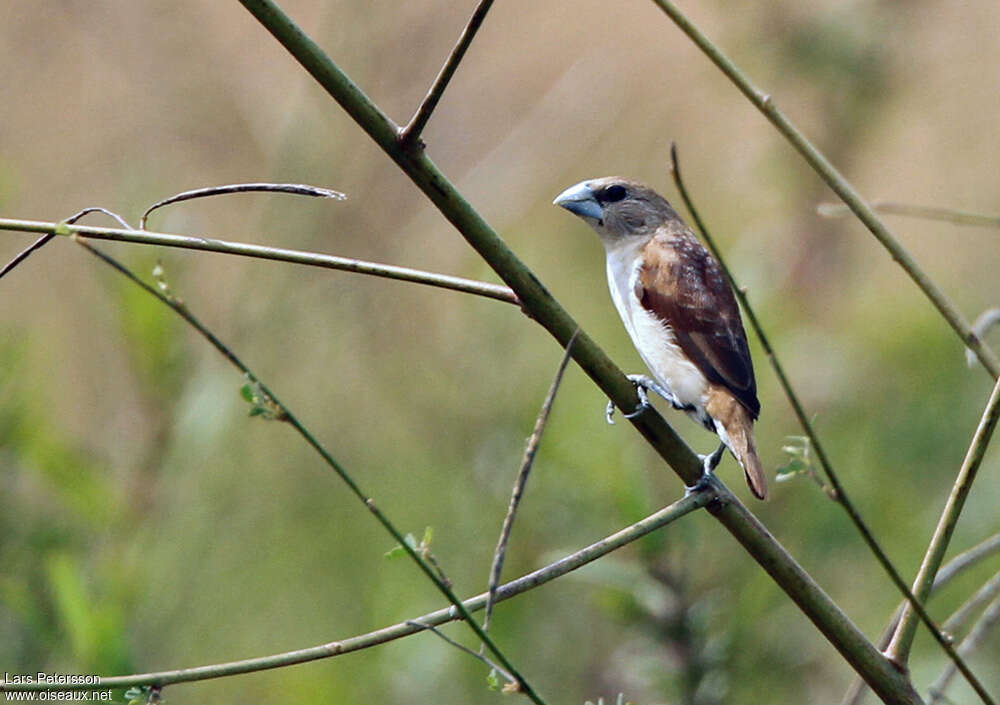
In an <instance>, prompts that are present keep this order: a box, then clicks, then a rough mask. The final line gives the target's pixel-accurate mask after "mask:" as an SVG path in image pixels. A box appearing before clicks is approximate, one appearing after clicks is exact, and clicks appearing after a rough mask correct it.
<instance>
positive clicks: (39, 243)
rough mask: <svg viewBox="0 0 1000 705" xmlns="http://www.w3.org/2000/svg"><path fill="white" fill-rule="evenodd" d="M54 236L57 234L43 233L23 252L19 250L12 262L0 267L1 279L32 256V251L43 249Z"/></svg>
mask: <svg viewBox="0 0 1000 705" xmlns="http://www.w3.org/2000/svg"><path fill="white" fill-rule="evenodd" d="M54 237H55V234H53V233H46V234H45V235H42V236H41V237H40V238H38V239H37V240H35V241H34V242H33V243H31V245H29V246H28V247H27V248H26V249H24V250H21V252H19V253H18V254H17V256H16V257H14V259H12V260H11V261H10V262H8V263H7V264H5V265H4V267H3V269H0V279H3V278H4V277H5V276H7V275H8V274H9V273H10V272H11V271H13V269H14V268H15V267H16V266H17V265H19V264H21V262H23V261H24V260H26V259H28V257H30V256H31V255H32V253H34V252H36V251H37V250H40V249H42V248H43V247H44V246H45V245H46V244H47V243H48V242H49V240H51V239H52V238H54Z"/></svg>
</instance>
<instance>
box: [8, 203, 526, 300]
mask: <svg viewBox="0 0 1000 705" xmlns="http://www.w3.org/2000/svg"><path fill="white" fill-rule="evenodd" d="M0 230H10V231H20V232H32V233H48V234H50V235H52V234H58V235H72V234H74V233H76V234H77V235H83V236H85V237H88V238H91V239H94V240H114V241H118V242H134V243H139V244H142V245H162V246H164V247H178V248H182V249H189V250H204V251H206V252H218V253H220V254H226V255H239V256H241V257H254V258H256V259H267V260H274V261H276V262H292V263H294V264H304V265H307V266H310V267H322V268H324V269H337V270H341V271H345V272H354V273H356V274H368V275H372V276H376V277H384V278H386V279H397V280H400V281H408V282H412V283H415V284H424V285H427V286H434V287H438V288H441V289H451V290H452V291H459V292H462V293H464V294H475V295H476V296H483V297H485V298H489V299H495V300H497V301H504V302H506V303H509V304H514V305H519V304H520V302H519V301H518V298H517V296H515V295H514V292H513V291H511V290H510V288H509V287H506V286H502V285H500V284H489V283H487V282H481V281H476V280H474V279H465V278H463V277H453V276H450V275H447V274H437V273H435V272H424V271H421V270H419V269H409V268H408V267H396V266H394V265H391V264H379V263H377V262H366V261H364V260H359V259H350V258H348V257H335V256H334V255H324V254H319V253H316V252H304V251H302V250H286V249H283V248H280V247H265V246H263V245H250V244H247V243H243V242H232V241H228V240H216V239H213V238H207V237H197V236H191V235H174V234H168V233H157V232H150V231H148V230H133V229H131V228H130V227H128V226H125V228H124V229H118V228H98V227H93V226H84V225H71V224H68V223H65V222H63V223H51V222H45V221H37V220H14V219H10V218H0Z"/></svg>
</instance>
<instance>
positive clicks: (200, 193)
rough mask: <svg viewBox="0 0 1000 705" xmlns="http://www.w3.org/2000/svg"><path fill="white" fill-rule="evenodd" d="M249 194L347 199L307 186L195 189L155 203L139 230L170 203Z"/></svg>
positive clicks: (335, 193) (228, 186) (143, 228)
mask: <svg viewBox="0 0 1000 705" xmlns="http://www.w3.org/2000/svg"><path fill="white" fill-rule="evenodd" d="M250 192H271V193H290V194H293V195H295V196H313V197H315V198H332V199H334V200H337V201H343V200H344V199H345V198H347V195H346V194H343V193H341V192H340V191H334V190H333V189H328V188H321V187H319V186H309V185H308V184H271V183H252V184H227V185H226V186H208V187H206V188H196V189H192V190H190V191H182V192H181V193H178V194H176V195H174V196H171V197H170V198H165V199H163V200H162V201H157V202H156V203H154V204H153V205H151V206H150V207H149V208H147V209H146V212H145V213H143V214H142V217H141V218H139V230H145V229H146V220H147V219H148V218H149V215H150V213H152V212H153V211H155V210H156V209H157V208H162V207H163V206H169V205H170V204H171V203H180V202H181V201H190V200H193V199H195V198H208V197H210V196H227V195H229V194H233V193H250Z"/></svg>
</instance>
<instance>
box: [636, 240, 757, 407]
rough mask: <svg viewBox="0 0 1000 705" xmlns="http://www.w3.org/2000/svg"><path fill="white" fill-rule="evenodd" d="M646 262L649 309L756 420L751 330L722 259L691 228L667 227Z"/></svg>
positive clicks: (641, 292) (644, 291)
mask: <svg viewBox="0 0 1000 705" xmlns="http://www.w3.org/2000/svg"><path fill="white" fill-rule="evenodd" d="M644 262H645V264H644V266H643V268H642V271H641V272H640V273H639V277H638V281H637V282H636V296H637V297H638V298H639V301H640V302H641V303H642V306H643V308H645V309H646V310H648V311H650V312H651V313H653V314H654V315H655V316H657V317H659V318H660V319H662V320H663V321H665V322H666V323H667V324H668V325H669V326H670V327H671V328H672V329H673V332H674V336H675V337H676V339H677V344H678V345H680V347H681V350H683V351H684V354H685V355H687V356H688V358H690V360H691V361H692V362H693V363H694V364H695V365H696V366H697V367H698V369H699V370H701V372H702V374H704V375H705V376H706V377H707V378H708V379H709V380H710V381H712V382H715V383H716V384H721V385H724V386H725V387H726V388H727V389H729V391H731V392H732V393H733V395H734V396H735V397H736V398H737V399H738V400H739V401H740V403H741V404H743V406H745V407H746V408H747V409H748V410H749V411H750V413H751V414H752V415H753V418H754V419H756V418H757V416H758V415H759V414H760V401H759V400H758V399H757V383H756V381H755V380H754V375H753V363H752V362H751V360H750V349H749V347H748V346H747V335H746V332H745V331H744V330H743V322H742V321H741V320H740V309H739V306H737V304H736V297H735V296H734V295H733V291H732V289H731V288H730V287H729V282H728V281H726V277H725V275H724V274H723V273H722V269H721V268H720V267H719V264H718V262H716V261H715V258H713V257H712V256H711V255H710V254H709V253H708V251H707V250H706V249H705V248H704V247H702V246H701V244H700V243H699V242H698V241H697V240H696V239H695V237H694V235H693V234H692V233H691V232H690V231H687V230H685V231H683V232H680V233H677V232H670V231H669V230H668V229H667V228H666V227H664V228H662V229H661V231H660V233H658V234H657V235H656V236H655V237H654V238H653V239H652V240H650V242H649V244H647V245H646V248H645V251H644Z"/></svg>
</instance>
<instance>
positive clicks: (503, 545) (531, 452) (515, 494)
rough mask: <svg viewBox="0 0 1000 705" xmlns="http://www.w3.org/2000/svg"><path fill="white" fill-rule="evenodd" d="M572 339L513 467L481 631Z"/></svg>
mask: <svg viewBox="0 0 1000 705" xmlns="http://www.w3.org/2000/svg"><path fill="white" fill-rule="evenodd" d="M575 342H576V335H575V334H574V335H573V337H572V338H570V339H569V343H568V344H567V345H566V352H565V353H564V354H563V358H562V361H561V362H560V363H559V368H558V369H557V370H556V376H555V378H554V379H553V380H552V385H551V386H550V387H549V391H548V394H546V395H545V401H544V402H543V403H542V409H541V411H539V412H538V418H537V419H536V420H535V428H534V429H533V430H532V432H531V437H530V438H528V443H527V445H526V446H525V448H524V457H523V458H522V459H521V467H520V469H518V471H517V477H516V478H515V479H514V489H513V490H511V493H510V505H509V506H508V507H507V515H506V516H505V517H504V519H503V526H502V527H501V529H500V538H499V540H498V541H497V547H496V551H495V552H494V553H493V565H492V566H491V567H490V580H489V586H488V589H487V593H488V594H489V596H490V597H489V600H488V601H487V602H486V616H485V617H484V618H483V631H487V632H488V631H489V630H490V619H491V618H492V617H493V604H494V602H495V601H496V594H497V588H498V587H499V585H500V575H501V573H503V563H504V559H505V557H506V555H507V541H508V540H509V539H510V532H511V530H512V529H513V528H514V517H515V515H516V514H517V508H518V507H519V506H520V504H521V497H522V496H523V495H524V488H525V485H527V484H528V476H529V475H530V474H531V467H532V465H534V463H535V454H536V453H537V452H538V446H539V444H541V442H542V433H544V431H545V426H546V424H547V423H548V421H549V413H550V412H551V411H552V403H553V402H554V401H555V399H556V393H557V392H558V391H559V385H560V384H561V383H562V378H563V373H565V372H566V366H567V365H568V364H569V361H570V360H571V359H572V353H573V343H575Z"/></svg>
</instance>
